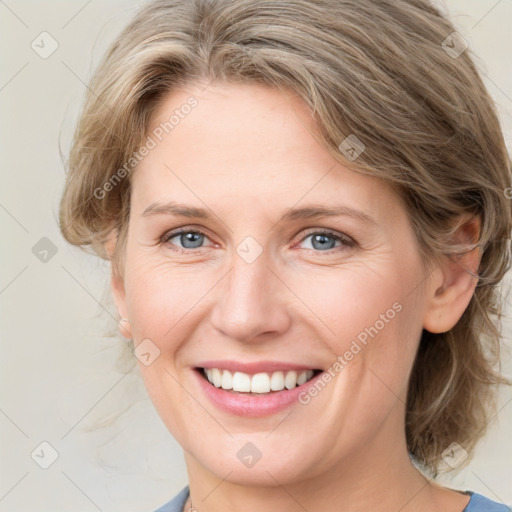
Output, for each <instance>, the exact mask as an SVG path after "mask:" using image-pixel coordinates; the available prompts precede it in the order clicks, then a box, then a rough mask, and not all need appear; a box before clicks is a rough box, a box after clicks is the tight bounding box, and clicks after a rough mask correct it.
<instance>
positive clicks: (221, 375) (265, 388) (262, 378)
mask: <svg viewBox="0 0 512 512" xmlns="http://www.w3.org/2000/svg"><path fill="white" fill-rule="evenodd" d="M204 372H205V375H206V378H207V379H208V380H209V381H210V382H211V383H212V384H213V385H214V386H215V387H217V388H220V387H221V388H222V389H232V390H233V391H239V392H245V393H250V392H251V393H269V392H270V391H281V390H283V389H284V388H286V389H292V388H294V387H296V386H300V385H301V384H304V382H306V381H308V380H309V379H311V377H313V370H304V371H302V372H299V373H297V372H296V371H293V370H290V371H288V372H282V371H278V372H273V373H272V374H268V373H256V374H254V375H249V374H247V373H242V372H234V373H231V372H230V371H229V370H221V369H219V368H204Z"/></svg>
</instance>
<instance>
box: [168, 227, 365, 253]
mask: <svg viewBox="0 0 512 512" xmlns="http://www.w3.org/2000/svg"><path fill="white" fill-rule="evenodd" d="M185 233H194V234H197V235H203V236H204V237H206V238H209V237H208V235H207V234H206V233H205V232H204V231H201V230H197V229H187V228H181V229H178V230H176V231H170V232H166V233H164V234H163V235H162V237H161V238H160V241H161V243H162V244H164V245H167V246H168V247H169V248H170V249H171V250H172V251H176V252H179V253H182V254H190V253H191V252H196V251H197V250H199V249H204V247H198V248H197V249H183V248H181V247H177V246H175V245H174V244H171V243H170V242H169V240H170V239H171V238H174V237H176V236H178V235H182V234H185ZM311 235H326V236H328V237H330V238H333V239H334V240H335V241H339V242H341V244H342V245H341V246H338V247H333V248H332V249H328V250H325V251H320V250H315V249H306V250H307V251H312V252H314V253H320V254H321V253H323V254H331V253H333V252H336V249H343V248H347V247H355V246H356V242H355V241H354V240H353V239H352V238H350V237H349V236H347V235H341V234H338V233H336V232H333V231H330V230H326V229H322V228H319V229H314V230H311V231H309V232H308V233H306V234H305V235H304V236H303V237H302V238H301V239H300V240H299V243H301V242H304V240H306V239H307V238H309V237H310V236H311Z"/></svg>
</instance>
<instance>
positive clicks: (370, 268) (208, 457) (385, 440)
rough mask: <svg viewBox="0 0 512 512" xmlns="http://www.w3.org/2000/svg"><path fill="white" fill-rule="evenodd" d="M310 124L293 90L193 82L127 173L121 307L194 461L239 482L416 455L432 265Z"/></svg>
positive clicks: (391, 196)
mask: <svg viewBox="0 0 512 512" xmlns="http://www.w3.org/2000/svg"><path fill="white" fill-rule="evenodd" d="M191 97H193V98H195V99H194V100H192V99H191ZM187 102H188V103H187ZM187 104H188V105H193V106H192V107H191V108H186V107H183V105H187ZM173 115H174V119H173V120H172V121H171V122H170V123H169V119H170V118H171V116H173ZM178 119H179V120H178ZM177 120H178V121H177ZM165 122H168V124H167V125H165V124H164V125H162V124H161V123H165ZM163 126H165V129H164V128H163ZM315 129H316V127H315V125H314V124H313V123H312V121H311V118H310V116H309V115H308V111H307V109H306V107H305V104H304V103H302V101H301V100H300V99H299V98H297V97H296V96H293V95H292V94H291V93H290V95H287V96H284V95H283V94H282V93H280V92H278V91H277V90H275V89H272V88H268V87H266V86H263V85H230V84H223V85H217V86H214V85H210V86H209V87H208V88H207V89H206V90H204V91H203V92H201V87H199V85H198V86H197V87H194V86H191V87H189V88H186V89H183V90H180V91H173V92H172V94H169V95H168V96H166V97H165V98H164V100H163V101H162V103H161V104H160V106H159V109H158V111H157V112H156V113H155V115H154V116H153V118H152V120H151V125H150V127H149V130H148V135H149V136H150V137H151V139H152V141H153V142H149V139H148V144H147V147H148V148H149V150H148V151H147V153H148V154H147V155H146V156H145V157H143V159H142V161H141V163H140V164H139V167H138V169H137V171H136V173H135V175H134V176H133V188H132V196H131V212H130V220H129V232H128V240H127V246H126V260H125V269H124V270H125V271H124V277H123V280H124V282H120V281H119V282H118V281H115V283H116V284H114V289H115V290H114V291H115V294H116V299H117V302H118V306H119V308H120V310H121V311H122V314H123V316H126V318H128V319H129V321H130V328H131V334H132V336H133V339H134V342H135V345H136V347H137V350H136V354H137V355H138V356H139V359H140V370H141V372H142V375H143V378H144V381H145V385H146V386H147V389H148V393H149V395H150V397H151V399H152V401H153V403H154V405H155V407H156V409H157V411H158V413H159V414H160V416H161V418H162V420H163V421H164V423H165V424H166V426H167V427H168V429H169V430H170V432H171V433H172V434H173V435H174V437H175V438H176V439H177V440H178V442H179V443H180V444H181V445H182V447H183V448H184V450H185V451H186V452H187V457H188V462H190V463H191V464H196V465H197V467H198V468H199V467H200V468H202V469H203V470H206V471H208V472H210V473H212V474H214V475H216V476H217V477H218V478H225V477H226V475H229V476H228V480H230V481H233V482H238V483H244V482H245V483H248V482H250V483H252V484H258V483H261V484H263V483H267V484H268V483H270V484H271V485H275V481H278V482H280V483H281V484H285V483H286V482H292V481H299V480H301V479H304V478H306V477H312V476H315V475H322V474H326V473H327V472H330V473H329V474H332V475H334V474H335V472H336V468H340V467H342V466H343V467H345V468H354V467H355V466H354V464H355V463H356V461H357V463H358V464H360V463H364V464H366V465H367V464H370V463H371V462H370V461H373V463H374V462H375V460H380V459H385V460H386V463H387V464H390V463H392V461H393V458H396V457H398V456H403V454H404V453H406V452H405V450H406V448H405V440H404V409H405V407H404V402H405V401H406V390H407V382H408V376H409V374H410V371H411V367H412V363H413V360H414V355H415V353H416V349H417V346H418V341H419V337H420V335H421V331H422V327H423V316H424V313H425V310H426V299H425V291H424V290H425V278H426V273H425V269H424V268H423V266H422V263H421V260H420V256H419V252H418V248H417V245H416V242H415V239H414V236H413V232H412V229H411V227H410V224H409V221H408V217H407V214H406V211H405V208H404V205H403V203H402V202H401V200H400V199H399V197H398V196H397V195H396V194H395V192H394V191H393V190H391V188H389V187H388V186H387V185H386V184H385V183H383V182H382V181H380V180H378V179H377V178H373V177H369V176H363V175H361V174H356V173H354V172H352V171H350V170H348V169H347V168H345V167H344V166H343V165H341V164H340V163H338V162H337V161H336V160H335V159H334V158H333V157H332V155H330V154H329V153H328V152H327V151H325V150H324V149H323V148H322V147H321V146H320V145H319V143H318V142H317V141H316V140H315V137H314V136H313V135H312V133H314V130H315ZM166 130H167V131H168V133H166ZM156 134H157V135H156ZM347 135H348V134H347ZM159 139H161V140H159ZM364 142H365V143H366V144H371V143H372V141H371V140H367V141H364ZM153 146H155V147H153ZM143 153H146V151H144V150H143ZM319 209H322V210H323V209H325V210H326V211H329V212H332V213H326V212H323V213H322V212H321V211H320V210H319ZM179 231H182V232H183V233H182V234H181V235H180V234H179ZM187 233H188V235H187ZM427 282H428V281H427ZM139 345H140V346H139ZM203 367H208V368H209V369H210V370H211V371H210V373H211V378H212V379H213V380H214V382H216V384H217V386H218V385H219V383H220V387H217V386H216V385H215V383H214V384H210V383H209V382H208V381H207V380H206V379H205V377H204V376H203V372H202V371H201V370H200V369H199V368H203ZM214 368H217V369H219V370H221V371H220V372H218V371H217V370H214ZM223 370H231V372H230V374H231V376H233V375H234V374H235V373H236V372H239V374H238V375H236V376H235V378H234V381H235V383H236V384H235V387H236V388H237V389H240V390H244V389H245V390H247V389H254V390H257V391H259V392H255V393H253V394H249V393H248V392H247V391H239V392H236V393H235V392H234V391H233V390H228V389H223V387H222V386H225V387H229V384H230V382H229V381H230V378H229V374H228V373H226V372H223ZM294 370H295V371H296V372H297V376H298V377H299V384H300V387H295V386H296V380H295V379H294V374H293V371H294ZM307 370H312V371H314V374H313V375H314V376H313V379H312V380H311V381H307V382H305V383H302V384H301V382H302V380H303V379H304V376H306V377H310V376H311V372H307ZM318 370H321V371H323V373H318ZM279 371H282V372H283V374H282V375H281V374H280V373H279ZM305 371H306V372H307V373H306V374H304V373H303V372H305ZM223 373H225V375H224V376H223ZM255 374H259V375H258V376H257V377H255V378H253V375H255ZM301 374H303V375H302V377H301V376H300V375H301ZM329 377H330V378H329ZM219 380H220V382H219ZM283 383H284V384H285V389H284V390H282V391H277V390H276V391H270V392H265V391H267V390H268V387H269V385H270V384H271V385H272V387H273V388H276V389H279V388H282V386H283ZM238 386H241V387H238ZM251 386H253V387H252V388H251ZM260 386H261V387H260ZM287 387H290V388H291V389H287ZM345 462H346V463H347V464H346V465H345V464H344V463H345ZM340 463H342V464H341V465H340ZM273 479H275V480H273Z"/></svg>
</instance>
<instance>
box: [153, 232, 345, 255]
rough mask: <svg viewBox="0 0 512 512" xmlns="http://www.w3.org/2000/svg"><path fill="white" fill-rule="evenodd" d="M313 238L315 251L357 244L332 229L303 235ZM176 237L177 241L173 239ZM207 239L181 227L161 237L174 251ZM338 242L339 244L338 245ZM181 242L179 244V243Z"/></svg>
mask: <svg viewBox="0 0 512 512" xmlns="http://www.w3.org/2000/svg"><path fill="white" fill-rule="evenodd" d="M308 238H311V248H307V250H312V251H314V252H327V251H331V250H333V249H336V248H338V249H339V248H340V247H342V248H345V247H353V246H355V242H354V240H352V239H351V238H350V237H348V236H346V235H345V236H344V235H340V234H336V233H333V232H331V231H325V230H321V229H320V230H318V229H317V230H316V231H311V232H310V233H309V234H308V235H307V236H305V237H303V238H302V240H301V243H302V242H304V241H305V240H307V239H308ZM173 239H176V240H177V241H176V242H171V240H173ZM205 240H209V238H208V236H207V235H206V234H205V233H203V232H202V231H196V230H190V229H180V230H178V231H172V232H169V233H166V234H164V235H163V236H162V237H161V242H162V243H163V244H165V245H168V246H169V247H170V248H171V249H172V250H173V251H177V252H181V253H187V252H188V251H194V249H202V248H204V246H203V243H204V241H205ZM336 243H338V245H336ZM178 244H179V245H178Z"/></svg>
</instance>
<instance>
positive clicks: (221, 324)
mask: <svg viewBox="0 0 512 512" xmlns="http://www.w3.org/2000/svg"><path fill="white" fill-rule="evenodd" d="M268 263H269V262H268V260H267V258H266V256H265V253H263V254H261V255H260V256H259V257H258V258H257V259H256V260H255V261H253V262H251V263H248V262H246V261H245V260H244V259H243V258H241V257H240V256H239V255H238V254H236V253H235V254H234V257H233V265H232V267H231V270H230V271H229V272H228V274H227V275H226V277H225V278H224V279H223V280H222V283H219V284H222V286H220V287H219V289H218V290H217V293H218V297H219V299H218V300H217V302H216V303H215V305H214V307H213V311H212V316H211V321H212V324H213V326H214V327H215V328H216V329H218V330H219V331H220V332H221V333H223V334H224V335H225V336H227V337H230V338H232V339H236V340H237V341H240V342H251V341H258V340H259V341H263V340H268V339H269V338H272V337H277V336H279V335H281V334H283V333H284V332H286V330H287V329H288V328H289V327H290V323H291V317H290V314H289V309H288V307H287V302H286V301H290V299H291V297H290V292H289V290H287V289H286V287H285V285H284V284H283V283H282V282H281V281H280V280H279V279H278V278H277V277H276V275H275V274H274V271H273V270H272V269H271V268H270V267H269V266H268Z"/></svg>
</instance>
